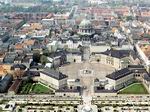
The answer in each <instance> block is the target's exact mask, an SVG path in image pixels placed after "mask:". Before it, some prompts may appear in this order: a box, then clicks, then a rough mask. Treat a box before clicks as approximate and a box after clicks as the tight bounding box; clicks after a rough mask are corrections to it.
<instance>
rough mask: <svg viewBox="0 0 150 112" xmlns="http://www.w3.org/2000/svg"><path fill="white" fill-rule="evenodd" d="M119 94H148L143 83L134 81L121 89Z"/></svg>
mask: <svg viewBox="0 0 150 112" xmlns="http://www.w3.org/2000/svg"><path fill="white" fill-rule="evenodd" d="M119 94H148V92H147V90H146V88H145V87H144V85H143V84H141V83H134V84H131V85H129V86H128V87H127V88H125V89H123V90H121V91H120V92H119Z"/></svg>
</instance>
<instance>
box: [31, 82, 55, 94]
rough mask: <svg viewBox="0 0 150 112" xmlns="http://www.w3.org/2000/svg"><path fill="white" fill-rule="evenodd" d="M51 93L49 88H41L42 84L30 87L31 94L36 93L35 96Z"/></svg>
mask: <svg viewBox="0 0 150 112" xmlns="http://www.w3.org/2000/svg"><path fill="white" fill-rule="evenodd" d="M49 92H52V91H51V90H50V89H49V88H47V87H45V86H43V85H42V84H38V83H37V84H34V85H33V86H32V90H31V93H36V94H40V93H49Z"/></svg>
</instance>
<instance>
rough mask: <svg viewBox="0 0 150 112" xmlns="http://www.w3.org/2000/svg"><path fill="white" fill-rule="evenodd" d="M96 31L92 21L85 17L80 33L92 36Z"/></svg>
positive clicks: (80, 26)
mask: <svg viewBox="0 0 150 112" xmlns="http://www.w3.org/2000/svg"><path fill="white" fill-rule="evenodd" d="M94 33H95V32H94V30H93V26H92V23H91V22H90V21H89V20H86V19H84V20H83V21H81V23H80V25H79V31H78V34H80V35H88V36H91V35H92V34H94Z"/></svg>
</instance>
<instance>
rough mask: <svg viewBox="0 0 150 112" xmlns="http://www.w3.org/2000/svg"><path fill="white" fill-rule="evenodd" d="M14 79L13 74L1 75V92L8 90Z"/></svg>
mask: <svg viewBox="0 0 150 112" xmlns="http://www.w3.org/2000/svg"><path fill="white" fill-rule="evenodd" d="M12 80H13V77H12V76H11V75H5V76H4V77H1V80H0V93H4V92H7V89H8V87H9V84H10V83H11V81H12Z"/></svg>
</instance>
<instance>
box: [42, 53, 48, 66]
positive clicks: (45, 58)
mask: <svg viewBox="0 0 150 112" xmlns="http://www.w3.org/2000/svg"><path fill="white" fill-rule="evenodd" d="M40 62H41V63H42V64H43V65H45V64H46V63H47V62H48V60H47V57H46V56H45V55H42V56H41V58H40Z"/></svg>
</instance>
